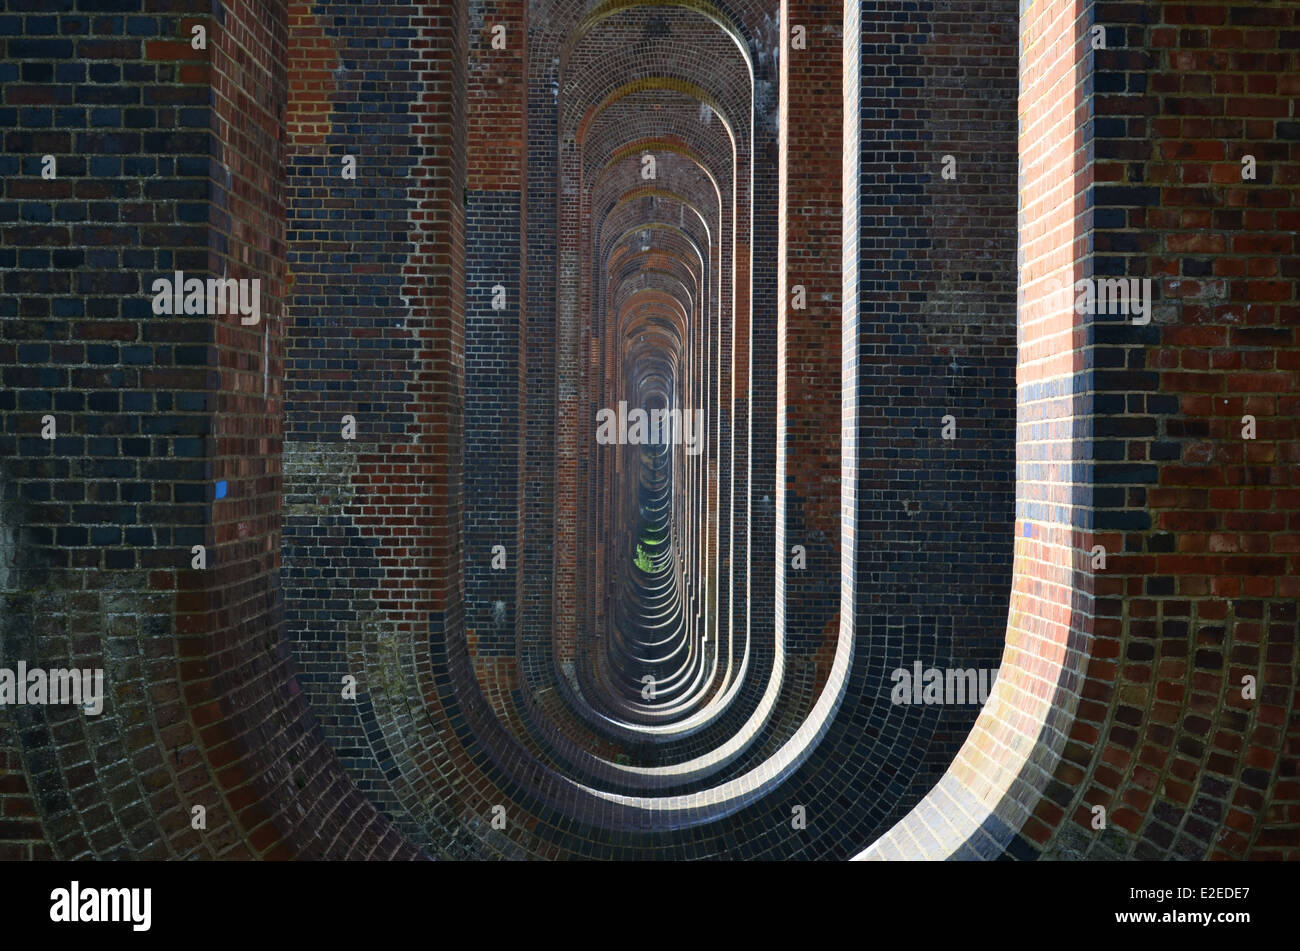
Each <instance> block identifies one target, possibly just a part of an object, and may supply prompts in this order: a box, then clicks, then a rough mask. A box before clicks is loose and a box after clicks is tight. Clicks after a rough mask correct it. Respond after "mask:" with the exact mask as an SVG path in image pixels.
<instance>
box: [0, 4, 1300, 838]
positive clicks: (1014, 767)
mask: <svg viewBox="0 0 1300 951" xmlns="http://www.w3.org/2000/svg"><path fill="white" fill-rule="evenodd" d="M220 9H221V12H220V14H219V15H215V16H214V15H213V13H212V11H211V9H210V8H209V7H207V6H204V7H203V8H202V9H199V7H198V6H196V7H195V9H194V10H193V11H192V16H185V15H182V14H180V13H178V14H175V15H168V16H153V17H152V19H151V20H150V22H151V23H153V24H155V25H156V33H151V34H149V35H142V34H140V33H139V32H138V31H139V29H140V27H139V24H138V23H136V21H131V22H132V23H135V24H136V25H134V26H132V27H131V28H130V29H128V28H127V22H126V21H118V20H113V21H112V22H107V21H106V22H102V23H101V22H94V23H92V22H90V19H89V18H83V19H85V23H84V24H83V25H82V26H78V23H79V22H80V21H79V20H76V19H75V18H69V20H68V23H67V24H65V26H66V27H67V28H66V29H64V30H63V31H62V32H61V33H60V37H72V38H71V39H62V38H61V39H57V40H56V39H51V40H49V41H48V42H47V41H44V40H31V39H21V38H18V37H24V36H27V33H26V32H24V31H22V30H21V29H20V31H19V33H17V34H13V35H7V36H6V40H5V41H6V43H7V44H8V46H7V53H8V56H9V61H7V64H6V68H9V67H10V66H13V69H14V70H16V72H14V75H13V76H10V77H8V78H9V79H11V80H21V82H10V83H8V84H7V85H6V88H5V90H4V91H3V93H0V95H3V96H4V97H5V103H4V105H5V106H11V107H14V106H19V107H30V108H37V107H38V104H39V103H41V102H43V101H45V100H44V99H43V98H42V97H48V96H55V97H57V96H58V95H59V93H58V92H57V90H58V89H61V88H66V87H68V86H69V85H71V86H76V85H77V84H78V83H81V84H95V83H113V82H117V83H118V84H119V85H118V86H117V87H114V88H120V89H129V90H134V91H135V92H138V93H139V94H140V99H139V105H138V106H137V107H136V108H135V110H134V111H132V110H131V109H126V110H124V111H123V115H122V116H121V120H122V123H123V126H122V128H121V129H116V128H114V126H113V121H114V119H115V116H114V115H109V114H108V113H107V112H105V114H103V115H98V116H97V118H96V120H95V127H96V128H102V129H104V130H105V131H102V132H94V131H92V132H82V131H69V130H65V129H61V128H59V127H58V123H55V125H54V126H49V127H45V126H41V125H40V124H39V122H37V121H36V120H37V119H39V117H35V116H34V117H32V118H33V122H32V123H27V122H22V123H19V124H18V125H17V126H16V127H15V128H14V129H13V130H10V131H7V132H6V139H5V155H6V156H9V157H10V158H7V159H6V161H10V162H16V163H17V164H16V165H15V167H14V168H13V169H11V170H10V171H11V173H21V174H11V175H8V176H6V179H5V184H4V189H5V191H4V196H3V199H4V209H5V218H4V219H3V224H0V227H3V229H4V232H5V238H6V241H5V245H6V246H8V247H11V248H14V249H16V250H15V251H14V252H12V253H10V255H9V257H8V258H3V257H0V267H3V268H4V270H5V281H6V284H5V290H4V294H5V295H6V296H4V297H2V298H0V317H3V321H4V336H3V339H0V353H3V355H4V363H5V366H6V368H5V373H6V388H5V390H4V392H3V394H0V399H3V402H0V409H3V412H4V415H5V418H6V426H5V428H4V430H3V431H2V432H0V445H3V447H4V449H5V451H4V453H3V454H2V455H3V459H2V460H0V465H3V467H4V469H3V471H4V477H5V488H4V494H3V497H2V502H3V504H2V505H0V524H2V525H3V528H4V535H3V537H4V538H5V548H4V550H3V559H0V561H2V562H3V565H4V576H3V583H4V586H5V589H6V590H5V596H6V610H5V613H4V626H3V628H2V629H0V633H2V634H3V641H2V642H0V646H2V647H3V661H4V663H3V664H0V666H4V665H5V664H8V663H9V662H10V661H16V660H23V661H25V662H26V663H29V664H32V665H38V664H39V665H44V666H47V667H50V666H73V665H80V666H93V667H102V668H104V669H105V672H106V680H107V683H108V688H109V689H108V694H107V697H106V703H105V710H104V713H103V714H102V715H100V716H99V717H97V718H95V717H90V716H85V715H83V714H80V713H78V712H77V711H75V710H69V709H66V708H63V709H61V708H57V707H49V708H32V707H27V708H0V855H2V856H4V857H40V856H57V857H62V858H76V857H89V856H111V857H124V856H127V855H142V856H147V857H200V856H203V857H207V856H211V857H253V856H259V857H289V856H301V857H329V858H342V857H375V858H390V857H416V856H431V857H498V856H505V857H538V858H565V857H600V858H645V857H674V858H694V857H720V856H730V857H766V858H847V857H852V856H855V855H858V856H862V857H870V858H950V857H955V858H997V857H1012V858H1019V859H1029V858H1035V857H1038V856H1039V855H1046V856H1048V857H1065V858H1074V857H1081V856H1082V857H1089V858H1099V857H1105V858H1109V857H1135V858H1170V857H1182V858H1205V857H1213V858H1289V857H1294V854H1295V850H1296V848H1297V847H1300V840H1298V839H1297V834H1298V833H1297V829H1298V828H1300V825H1298V823H1300V783H1298V782H1297V780H1296V775H1295V772H1296V736H1295V727H1294V720H1295V716H1294V706H1293V701H1294V697H1295V683H1296V672H1297V664H1300V659H1298V658H1297V657H1296V642H1297V637H1296V634H1297V618H1296V613H1295V612H1296V595H1297V593H1298V592H1297V589H1296V588H1295V584H1294V582H1293V581H1292V580H1291V579H1293V578H1295V577H1297V576H1300V570H1298V569H1300V564H1297V557H1298V556H1297V551H1296V547H1297V546H1296V543H1295V537H1296V531H1297V518H1300V516H1297V515H1296V510H1297V508H1300V506H1298V505H1297V503H1298V502H1300V496H1298V495H1297V493H1298V491H1300V490H1297V488H1296V483H1295V473H1296V471H1297V470H1296V463H1297V462H1300V448H1298V446H1300V444H1298V443H1297V439H1296V431H1295V411H1296V408H1297V406H1296V396H1295V395H1294V394H1295V393H1296V392H1297V385H1296V384H1297V382H1300V381H1298V380H1297V374H1298V373H1300V363H1298V362H1297V359H1296V339H1295V325H1296V317H1297V314H1300V309H1298V308H1297V303H1296V301H1297V286H1296V282H1297V278H1298V275H1297V273H1296V270H1295V265H1294V257H1295V253H1294V252H1295V246H1294V234H1295V231H1296V230H1297V229H1296V218H1295V213H1294V211H1292V210H1291V205H1292V204H1293V203H1294V202H1293V199H1294V197H1295V189H1296V185H1297V182H1298V181H1300V176H1297V173H1296V169H1297V168H1298V167H1300V155H1298V154H1297V153H1296V144H1295V139H1296V135H1295V128H1294V126H1295V122H1294V116H1293V113H1294V106H1295V95H1296V92H1297V90H1296V88H1294V84H1293V83H1291V81H1290V79H1289V74H1288V67H1289V68H1290V72H1292V73H1294V72H1296V71H1297V67H1300V62H1297V60H1296V56H1297V53H1296V51H1295V50H1294V46H1295V42H1294V35H1295V32H1296V30H1297V23H1296V16H1297V14H1296V13H1295V11H1294V10H1291V9H1289V8H1282V9H1279V8H1277V7H1276V6H1275V5H1272V4H1263V3H1260V4H1247V5H1243V6H1241V7H1233V8H1230V9H1225V8H1222V7H1217V6H1212V5H1210V4H1201V3H1194V2H1193V3H1187V2H1182V3H1174V2H1157V0H1151V2H1149V3H1145V4H1141V5H1138V6H1136V7H1122V8H1113V9H1112V8H1109V7H1106V6H1105V5H1094V4H1092V3H1090V2H1085V0H1059V2H1045V0H1035V2H1034V3H1031V4H1029V5H1027V6H1026V7H1025V9H1024V10H1021V11H1018V10H1017V8H1016V5H1015V4H1014V3H1008V2H1006V0H979V2H972V3H967V4H962V5H959V6H958V7H957V8H949V7H945V6H943V5H931V4H920V5H917V4H915V3H897V2H891V0H862V2H859V3H851V4H849V5H847V7H845V6H841V5H830V6H824V5H815V4H801V3H798V2H793V0H792V2H787V3H784V4H777V3H772V2H764V0H754V2H716V3H715V2H708V0H678V2H674V3H669V2H653V0H604V2H599V3H587V2H582V0H555V2H546V3H535V4H527V5H525V4H516V3H506V2H500V3H497V2H488V0H456V2H454V3H451V4H439V5H415V6H411V5H393V6H388V5H382V4H381V5H375V4H373V3H335V2H329V3H323V4H308V3H291V4H290V5H289V8H288V10H287V13H286V11H285V10H283V9H281V8H280V7H279V6H278V5H274V4H269V3H259V2H252V3H247V4H240V5H234V6H232V5H228V6H225V7H222V8H220ZM35 15H36V14H27V15H24V16H35ZM1017 15H1019V25H1017ZM16 19H18V20H21V19H22V17H17V18H16ZM5 23H6V24H7V23H8V21H7V20H6V21H5ZM192 23H204V24H207V25H209V28H210V32H211V35H212V36H213V38H214V40H213V44H212V49H210V50H207V51H194V50H192V49H191V48H189V47H188V46H187V44H185V43H182V42H177V41H176V40H175V37H178V36H184V35H188V28H189V26H190V25H191V24H192ZM1094 24H1100V25H1102V26H1103V27H1104V28H1105V33H1104V36H1105V40H1106V48H1105V49H1099V50H1094V49H1092V48H1091V44H1092V37H1093V31H1092V29H1091V28H1092V27H1093V25H1094ZM19 26H20V27H21V23H20V24H19ZM83 27H84V28H83ZM5 28H6V29H8V28H9V27H8V26H7V25H6V27H5ZM496 28H501V29H496ZM79 29H81V30H82V33H78V30H79ZM151 29H152V27H151ZM114 30H117V31H118V32H117V33H116V34H114V33H113V31H114ZM105 31H108V34H109V36H108V38H105ZM133 31H134V32H133ZM31 32H32V35H44V34H41V33H40V32H39V30H35V31H31ZM1017 34H1018V37H1019V44H1018V48H1017ZM796 36H797V37H798V38H799V39H798V40H796ZM494 39H495V40H496V43H495V45H494ZM65 46H66V47H67V48H66V49H65V48H64V47H65ZM74 53H75V54H76V58H77V59H79V60H83V61H85V63H83V67H84V68H83V69H82V70H81V71H78V68H77V67H75V66H73V65H72V59H73V54H74ZM65 61H66V62H65ZM46 63H50V64H51V68H50V69H49V70H46V69H45V67H44V64H46ZM278 64H287V68H286V67H285V66H282V65H278ZM128 74H129V77H130V78H129V79H128ZM114 77H116V78H114ZM88 88H89V87H88ZM96 88H98V87H96ZM104 88H108V87H104ZM1017 89H1019V92H1018V93H1017ZM1017 97H1018V99H1017ZM1017 108H1018V111H1019V116H1018V119H1019V122H1018V129H1019V131H1018V132H1017V121H1016V120H1017V115H1016V111H1017ZM109 111H111V110H109ZM126 112H131V115H130V116H127V115H125V113H126ZM146 113H147V114H146ZM247 117H252V118H251V120H250V119H249V118H247ZM128 120H129V121H128ZM142 123H144V124H142ZM136 130H143V131H136ZM151 130H153V131H151ZM158 130H167V131H165V132H163V131H158ZM47 152H51V153H54V154H56V155H58V156H59V157H60V158H59V162H60V178H59V179H58V180H54V181H46V180H42V179H40V178H39V177H38V176H37V175H36V174H35V173H34V170H36V169H37V166H38V165H39V162H38V159H39V157H40V156H41V155H43V154H45V153H47ZM1246 154H1250V155H1252V156H1254V157H1255V159H1256V160H1257V161H1258V163H1259V176H1258V177H1257V178H1256V179H1252V180H1250V181H1249V182H1245V181H1243V180H1242V179H1241V178H1240V168H1241V158H1242V156H1243V155H1246ZM1017 155H1018V156H1019V172H1018V176H1017V173H1016V170H1015V168H1013V159H1014V158H1015V157H1016V156H1017ZM17 156H22V157H21V158H19V157H17ZM646 156H649V157H651V158H652V159H653V160H654V161H653V168H654V174H653V177H647V176H646V175H645V170H646V168H647V163H646V162H645V157H646ZM945 157H951V158H952V160H953V161H952V163H951V164H952V166H953V168H954V169H955V175H951V176H949V175H945V174H944V171H943V166H944V164H945ZM350 160H355V164H354V165H351V166H350ZM29 166H30V170H29ZM349 166H350V168H349ZM345 168H349V173H345V171H344V169H345ZM351 168H355V177H353V176H352V175H351V174H350V169H351ZM1017 196H1018V198H1017ZM1017 201H1018V204H1017ZM119 208H120V209H121V210H120V211H119V210H118V209H119ZM42 209H48V210H49V214H48V215H46V214H45V212H44V211H42ZM10 212H12V214H11V213H10ZM146 212H147V213H148V215H147V216H146ZM1017 214H1018V220H1017ZM180 269H184V270H185V271H187V272H190V273H194V274H200V273H205V274H213V275H226V276H230V277H235V278H253V277H256V278H258V279H259V280H260V281H261V295H262V296H261V311H262V314H263V320H262V322H261V325H260V326H252V327H249V326H241V325H240V324H239V323H238V321H232V320H230V319H229V318H228V317H225V316H209V317H204V316H198V317H160V316H158V315H155V314H153V313H151V312H150V311H149V307H148V294H147V290H148V288H149V286H150V284H151V282H152V281H153V279H154V278H156V277H157V276H158V275H159V274H170V273H171V272H172V271H174V270H180ZM74 275H75V277H74ZM1121 276H1122V277H1126V278H1128V277H1134V278H1139V279H1140V278H1151V279H1152V283H1153V285H1154V286H1155V292H1154V297H1155V301H1154V304H1153V307H1152V309H1151V312H1150V320H1149V321H1141V322H1138V321H1133V320H1129V319H1126V318H1120V317H1118V316H1116V315H1113V314H1102V315H1086V314H1077V313H1075V312H1073V310H1072V309H1069V308H1066V309H1064V310H1062V309H1060V308H1057V307H1055V306H1054V301H1055V298H1053V297H1052V290H1053V288H1054V287H1055V286H1057V285H1060V284H1073V282H1075V281H1077V280H1081V279H1094V278H1098V279H1100V278H1117V277H1121ZM620 401H624V402H626V403H628V404H629V405H630V406H633V407H645V408H647V409H650V408H653V409H666V408H669V407H674V408H677V409H679V410H682V411H683V412H692V411H694V410H697V409H698V410H699V411H700V412H701V413H702V414H703V415H702V418H703V420H704V426H703V433H704V435H703V437H702V443H701V445H700V452H699V453H698V454H691V453H688V452H686V451H685V447H684V446H681V445H677V446H670V447H666V448H655V447H644V446H638V445H628V444H623V445H605V444H604V443H602V442H600V441H599V440H598V439H597V436H596V429H595V425H594V423H595V420H596V418H597V413H598V412H599V411H600V410H601V409H604V408H611V407H614V406H616V405H617V404H618V403H619V402H620ZM46 413H50V414H53V416H54V417H55V420H56V423H57V427H58V431H59V434H60V435H59V438H57V439H55V440H52V441H51V440H43V439H41V438H40V436H39V433H40V430H41V428H42V416H43V415H45V414H46ZM1245 414H1250V416H1252V417H1253V418H1254V419H1255V420H1256V422H1257V433H1256V434H1255V437H1254V438H1253V439H1251V440H1246V439H1243V438H1242V437H1241V431H1240V427H1241V417H1242V416H1243V415H1245ZM948 416H951V417H952V423H953V425H954V426H955V428H956V432H955V438H952V439H948V438H945V437H944V436H943V435H941V429H942V428H943V426H944V420H945V417H948ZM344 417H350V418H351V419H352V420H353V423H354V424H355V438H352V437H350V436H344V434H343V428H342V427H343V420H344ZM837 423H838V425H837ZM1013 487H1014V488H1013ZM196 544H199V545H203V546H205V549H206V553H207V567H205V568H203V569H197V568H194V567H192V565H191V561H190V557H191V556H190V550H191V546H193V545H196ZM1097 545H1100V546H1102V547H1103V548H1104V549H1105V553H1106V562H1105V565H1104V567H1102V566H1099V565H1098V563H1097V561H1096V556H1095V554H1094V552H1095V546H1097ZM796 546H797V548H796ZM1013 548H1014V551H1013ZM796 550H797V551H798V552H799V553H800V554H799V557H798V558H796V557H795V552H796ZM1013 557H1014V561H1013V560H1012V559H1013ZM1008 593H1009V594H1010V601H1009V604H1008ZM914 662H920V663H922V664H923V665H924V666H927V667H929V666H936V667H940V668H954V667H957V668H992V667H997V666H998V665H999V664H1000V665H1001V666H1000V675H999V677H998V680H997V685H996V687H994V689H993V691H992V694H991V696H990V699H989V702H988V703H987V704H986V705H985V706H984V707H983V709H982V710H980V708H979V707H977V706H974V705H966V704H951V705H927V704H919V705H910V704H898V703H894V702H892V701H891V694H892V686H893V684H892V677H891V675H892V674H893V672H894V671H897V670H899V669H909V668H910V667H911V665H912V664H913V663H914ZM646 676H650V677H652V679H653V681H654V686H655V688H656V689H655V690H653V691H651V692H650V693H649V694H646V693H644V692H643V691H642V690H641V689H640V688H641V686H642V684H643V683H644V678H645V677H646ZM1246 676H1250V677H1254V678H1255V682H1256V685H1257V686H1256V690H1255V693H1254V694H1253V695H1250V696H1244V695H1243V692H1242V690H1241V684H1242V678H1243V677H1246ZM346 678H355V683H356V693H355V696H354V695H352V694H351V693H350V692H349V690H347V689H345V682H346ZM196 804H199V805H203V806H204V807H205V808H206V809H207V810H208V817H209V818H208V826H207V829H206V830H203V831H197V830H194V829H192V828H191V826H190V824H189V821H188V816H189V814H190V812H191V810H192V808H193V806H194V805H196ZM795 807H802V809H801V810H800V811H801V814H802V815H803V816H805V817H806V825H799V824H798V823H792V821H791V817H792V814H793V810H794V808H795ZM1096 807H1102V808H1103V809H1104V810H1105V813H1106V816H1107V819H1108V821H1107V823H1106V825H1105V828H1104V829H1101V830H1098V829H1096V828H1094V824H1093V817H1094V814H1095V810H1096ZM498 809H499V810H500V815H501V816H502V817H503V818H504V820H505V821H504V825H503V826H501V825H499V824H498V823H496V822H494V821H493V820H494V817H496V816H497V814H498V811H497V810H498Z"/></svg>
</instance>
